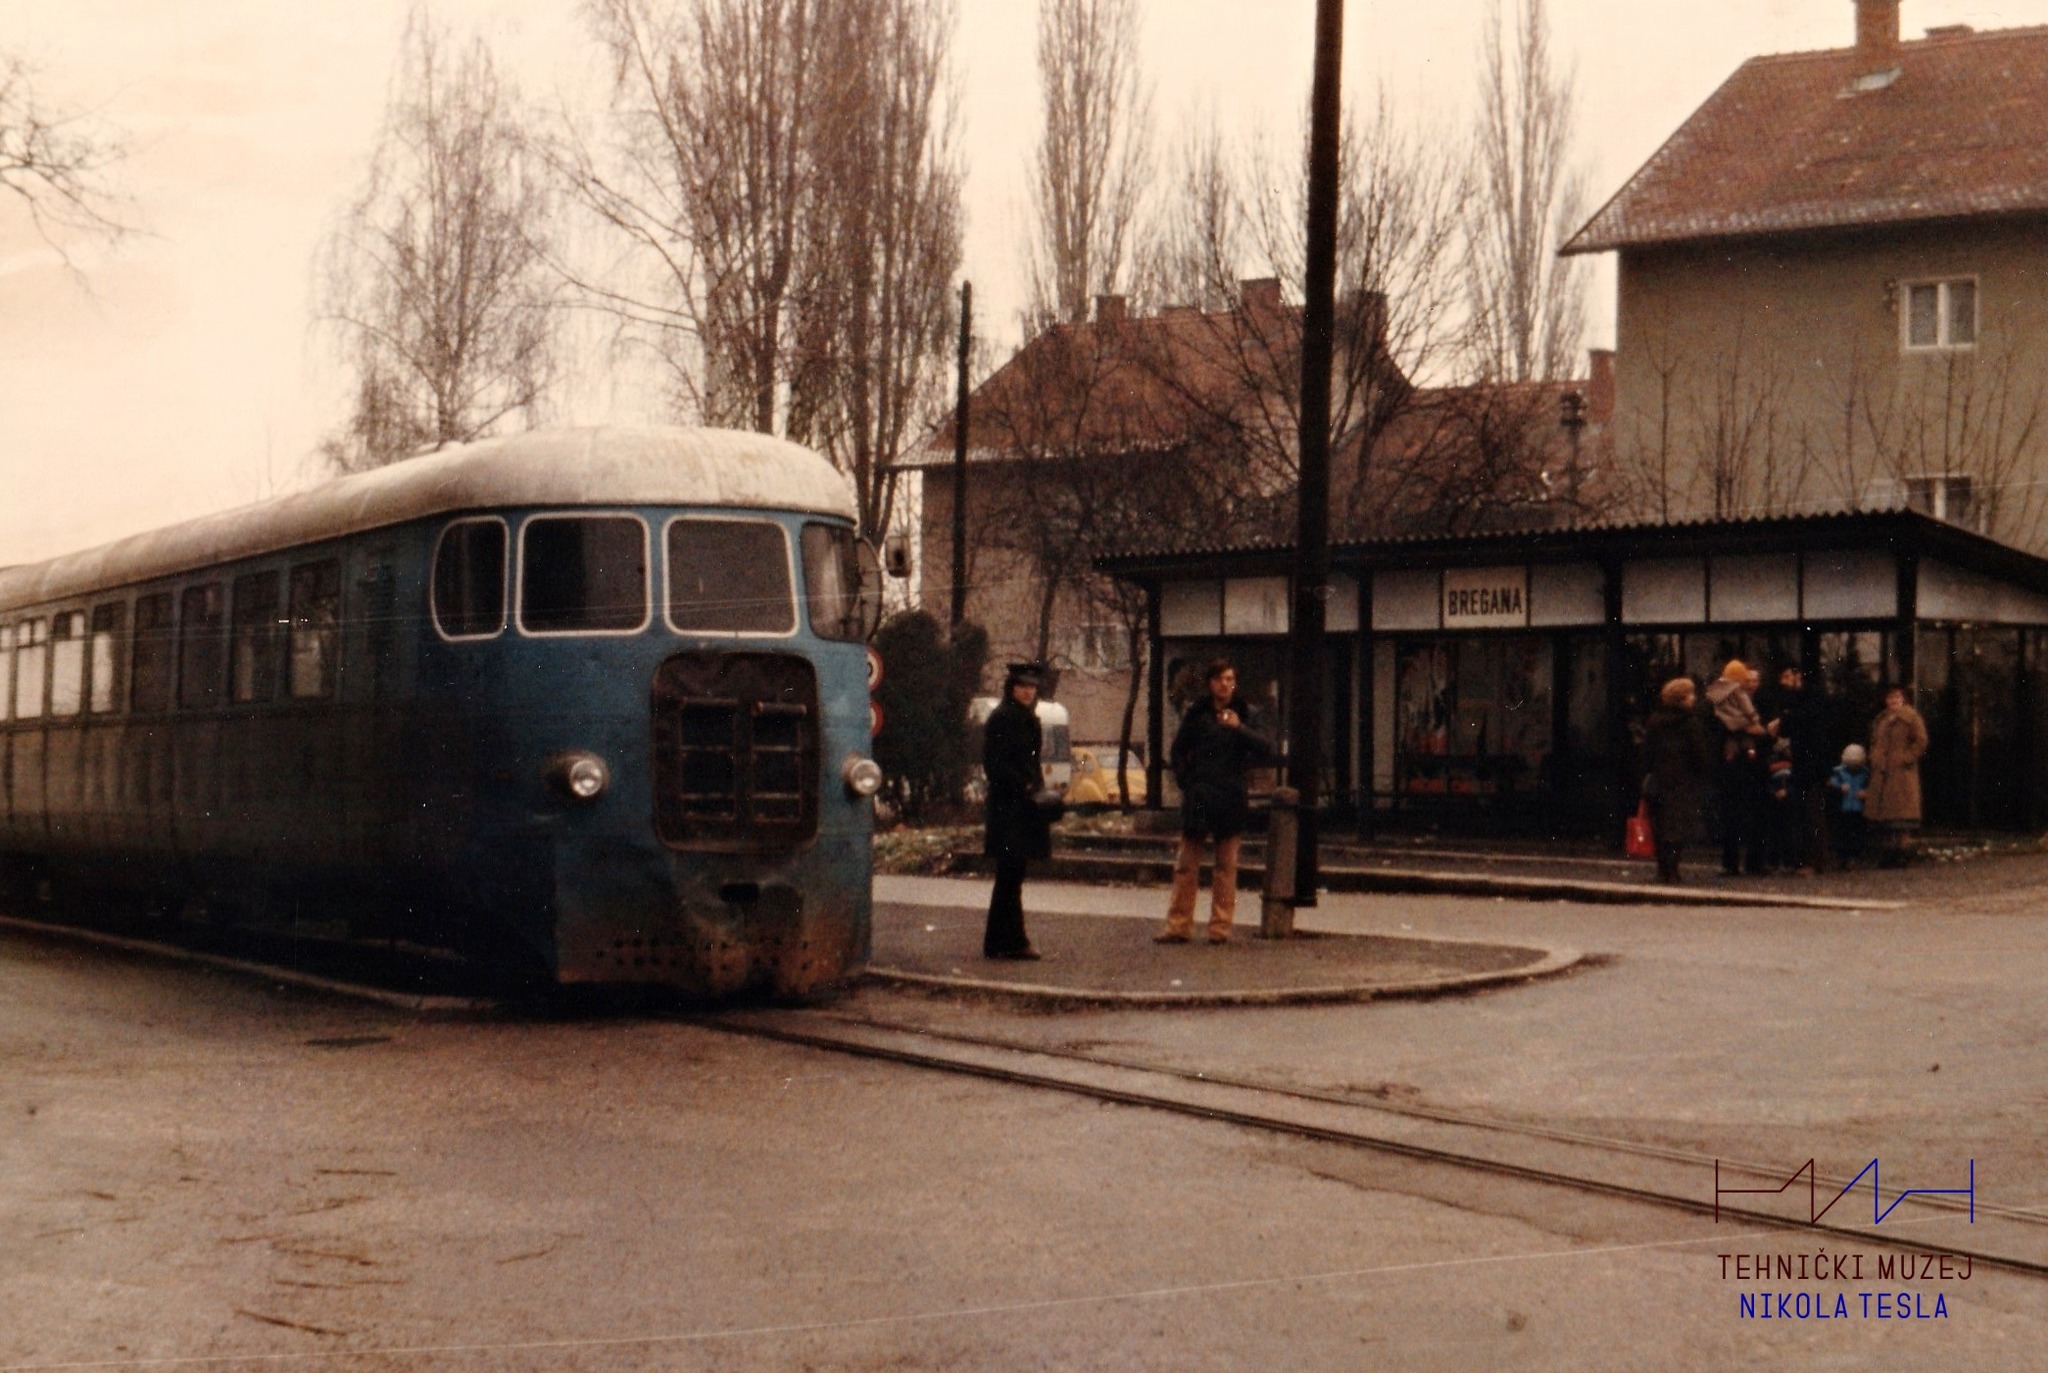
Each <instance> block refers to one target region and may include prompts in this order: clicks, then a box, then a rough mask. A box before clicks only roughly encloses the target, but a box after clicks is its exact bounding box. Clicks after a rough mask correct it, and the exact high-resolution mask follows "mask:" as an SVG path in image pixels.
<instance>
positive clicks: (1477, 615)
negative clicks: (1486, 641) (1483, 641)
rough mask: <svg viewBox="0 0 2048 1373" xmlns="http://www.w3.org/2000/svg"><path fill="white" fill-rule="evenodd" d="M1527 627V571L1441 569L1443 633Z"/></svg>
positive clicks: (1513, 568) (1500, 568)
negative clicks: (1458, 630)
mask: <svg viewBox="0 0 2048 1373" xmlns="http://www.w3.org/2000/svg"><path fill="white" fill-rule="evenodd" d="M1528 623H1529V569H1528V568H1526V567H1451V568H1446V569H1444V628H1445V629H1520V628H1522V627H1523V626H1525V625H1527V624H1528Z"/></svg>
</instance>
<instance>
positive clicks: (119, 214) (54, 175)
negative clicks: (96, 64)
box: [0, 55, 130, 264]
mask: <svg viewBox="0 0 2048 1373" xmlns="http://www.w3.org/2000/svg"><path fill="white" fill-rule="evenodd" d="M126 155H127V147H126V144H125V143H124V142H123V141H122V139H121V138H120V136H119V135H118V134H115V133H113V132H111V131H109V130H107V129H105V128H102V127H98V126H96V125H95V124H94V122H93V121H92V120H90V119H89V118H88V117H87V116H84V115H80V114H75V113H71V112H65V111H56V110H51V109H50V108H48V107H47V106H45V105H44V104H43V103H42V101H41V99H40V98H39V97H38V96H37V94H36V89H35V72H34V70H33V69H32V68H30V66H29V65H28V64H27V63H26V62H25V61H23V60H22V59H21V58H20V57H15V56H8V55H0V190H5V191H7V192H8V193H9V194H10V195H12V196H14V197H15V199H16V201H17V202H18V203H19V204H20V205H21V206H22V207H23V208H24V209H26V210H27V211H28V215H29V218H30V220H31V221H32V222H33V223H34V225H35V228H36V232H37V233H38V234H39V235H41V237H42V240H43V242H45V243H47V244H49V245H50V247H51V248H52V249H54V250H55V251H56V252H57V254H58V256H60V257H62V258H63V259H64V261H65V262H66V263H67V264H68V263H70V262H71V255H70V252H69V250H68V247H67V244H66V239H67V238H68V237H69V236H71V235H74V234H84V235H86V236H88V237H94V238H100V239H116V238H120V237H122V236H123V235H125V234H126V233H128V232H129V231H130V226H129V223H128V216H127V206H126V205H125V204H124V202H123V201H122V200H121V199H120V198H119V197H118V196H117V195H116V194H115V193H114V192H113V190H112V189H111V188H110V186H109V184H108V181H107V173H108V171H109V170H110V169H111V168H112V167H113V166H114V165H115V164H116V163H118V162H119V161H120V160H121V159H122V158H123V157H125V156H126Z"/></svg>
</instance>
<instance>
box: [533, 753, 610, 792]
mask: <svg viewBox="0 0 2048 1373" xmlns="http://www.w3.org/2000/svg"><path fill="white" fill-rule="evenodd" d="M548 781H549V782H550V783H552V784H553V785H554V787H555V789H556V790H558V791H561V792H563V793H565V794H567V795H569V796H573V797H575V798H576V799H577V800H578V801H594V800H596V799H597V798H598V797H599V796H602V795H603V794H604V789H605V788H606V787H608V786H610V785H611V784H612V770H611V769H610V768H608V767H606V766H605V764H604V759H602V758H600V757H598V756H597V755H596V754H594V753H583V752H580V751H578V752H573V753H558V754H556V755H555V757H554V760H553V761H552V762H550V763H549V764H548Z"/></svg>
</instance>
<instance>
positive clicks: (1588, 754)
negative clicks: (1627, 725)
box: [1565, 634, 1608, 758]
mask: <svg viewBox="0 0 2048 1373" xmlns="http://www.w3.org/2000/svg"><path fill="white" fill-rule="evenodd" d="M1565 651H1566V654H1567V663H1568V667H1567V671H1568V672H1569V673H1570V676H1569V677H1568V678H1567V679H1566V685H1565V730H1566V733H1567V740H1566V742H1567V746H1568V747H1569V749H1570V751H1571V752H1572V754H1573V755H1575V756H1577V757H1580V758H1599V757H1603V756H1605V755H1606V753H1607V749H1608V730H1607V636H1606V635H1604V634H1574V635H1572V636H1571V637H1570V638H1569V639H1567V640H1566V641H1565Z"/></svg>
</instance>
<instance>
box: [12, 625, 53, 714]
mask: <svg viewBox="0 0 2048 1373" xmlns="http://www.w3.org/2000/svg"><path fill="white" fill-rule="evenodd" d="M49 656H50V622H49V621H48V620H23V621H22V622H21V623H20V624H18V625H16V626H15V627H14V718H15V719H17V720H40V719H42V718H43V687H44V676H43V673H44V669H45V668H46V667H47V666H48V660H49Z"/></svg>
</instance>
